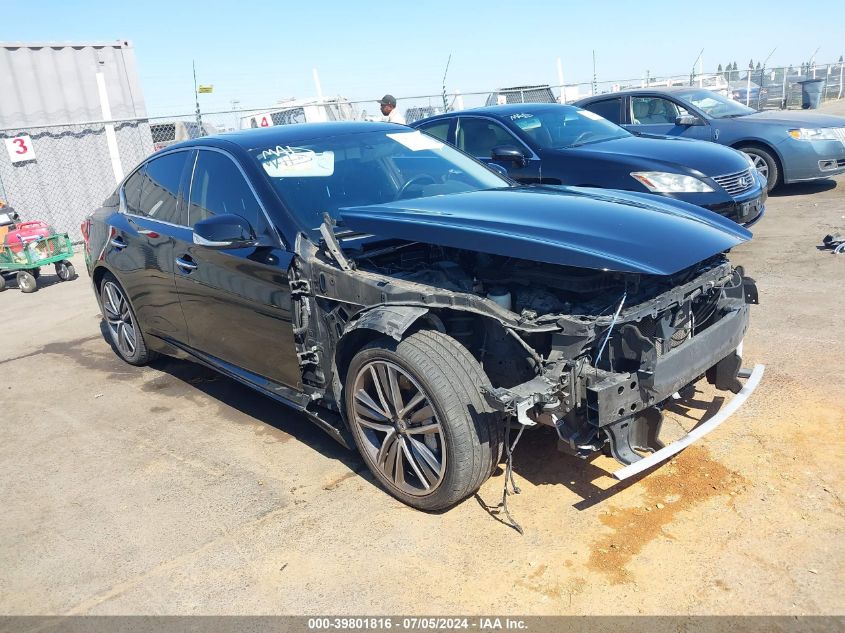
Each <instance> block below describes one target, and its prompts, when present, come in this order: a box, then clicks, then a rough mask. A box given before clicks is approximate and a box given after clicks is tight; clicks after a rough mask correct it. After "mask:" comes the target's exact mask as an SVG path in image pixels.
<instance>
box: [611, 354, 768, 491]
mask: <svg viewBox="0 0 845 633" xmlns="http://www.w3.org/2000/svg"><path fill="white" fill-rule="evenodd" d="M765 369H766V368H765V366H764V365H755V366H754V370H753V371H752V372H751V375H750V376H749V377H748V381H747V382H746V383H745V385H744V386H743V387H742V389H740V391H739V393H738V394H736V395H735V396H734V397H733V398H732V399H731V401H730V402H729V403H728V404H727V405H725V407H723V408H722V410H721V411H719V413H717V414H716V415H714V416H713V417H712V418H710V419H709V420H707V422H705V423H704V424H702V425H701V426H698V427H696V428H694V429H693V430H692V431H690V432H689V433H687V434H686V435H684V436H683V437H682V438H681V439H679V440H678V441H677V442H672V443H671V444H669V446H666V447H664V448H661V449H660V450H659V451H657V452H655V453H652V454H651V455H649V456H648V457H643V458H642V459H641V460H639V461H637V462H634V463H633V464H631V465H629V466H625V467H624V468H620V469H619V470H617V471H616V472H614V473H613V476H614V477H616V478H617V479H619V480H620V481H621V480H623V479H627V478H628V477H631V476H632V475H636V474H637V473H641V472H643V471H644V470H648V469H649V468H651V467H652V466H654V465H655V464H659V463H660V462H662V461H664V460H666V459H668V458H669V457H672V455H676V454H678V453H680V452H681V451H682V450H684V449H685V448H686V447H687V446H689V445H690V444H692V443H693V442H695V441H696V440H698V439H701V438H702V437H704V436H705V435H707V434H708V433H709V432H710V431H712V430H713V429H715V428H716V427H717V426H719V425H720V424H721V423H722V422H724V421H725V420H727V419H728V418H729V417H730V416H731V415H733V413H734V412H735V411H736V410H737V409H739V408H740V407H741V406H742V404H743V403H744V402H745V401H746V400H747V399H748V396H750V395H751V394H752V393H754V390H755V389H756V388H757V385H759V384H760V380H761V379H762V378H763V371H764V370H765Z"/></svg>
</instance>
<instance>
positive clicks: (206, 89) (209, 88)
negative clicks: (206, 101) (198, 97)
mask: <svg viewBox="0 0 845 633" xmlns="http://www.w3.org/2000/svg"><path fill="white" fill-rule="evenodd" d="M198 92H199V93H200V94H203V93H208V92H214V86H213V85H208V86H200V87H199V91H198Z"/></svg>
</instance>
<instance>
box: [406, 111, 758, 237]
mask: <svg viewBox="0 0 845 633" xmlns="http://www.w3.org/2000/svg"><path fill="white" fill-rule="evenodd" d="M412 125H413V126H414V127H416V128H417V129H420V130H422V131H424V132H426V133H428V134H431V135H432V136H435V137H436V138H439V139H440V140H442V141H446V142H447V143H449V144H451V145H454V146H455V147H457V148H458V149H460V150H462V151H464V152H466V153H467V154H469V155H471V156H473V157H475V158H477V159H478V160H481V161H484V162H487V163H493V164H498V165H501V166H503V167H505V168H506V169H507V174H508V176H510V177H511V178H513V179H514V180H516V181H518V182H521V183H525V184H531V183H543V184H555V185H575V186H580V187H601V188H604V189H619V190H627V191H639V192H643V193H652V194H656V195H661V196H665V197H669V198H674V199H675V200H682V201H684V202H689V203H691V204H695V205H697V206H699V207H703V208H705V209H709V210H711V211H715V212H716V213H719V214H720V215H723V216H725V217H728V218H730V219H732V220H734V221H736V222H739V223H741V224H745V225H751V224H753V223H754V222H756V221H757V220H758V219H759V218H760V216H761V215H762V213H763V210H764V202H765V199H766V182H765V180H763V179H762V178H761V177H760V176H759V174H758V173H757V171H756V170H755V169H754V165H753V163H752V162H751V161H750V160H749V159H748V157H747V156H745V155H743V154H741V153H740V152H737V151H735V150H732V149H728V148H725V147H720V146H718V145H715V144H712V143H696V142H693V141H687V140H683V139H666V138H663V137H656V136H650V135H635V134H632V133H631V132H628V131H627V130H625V129H623V128H621V127H619V126H618V125H615V124H613V123H611V122H609V121H607V120H606V119H604V118H602V117H601V116H599V115H598V114H596V113H594V112H592V111H590V110H582V109H580V108H576V107H574V106H566V105H557V104H536V103H526V104H513V105H503V106H492V107H485V108H477V109H474V110H465V111H461V112H452V113H449V114H443V115H440V116H436V117H431V118H428V119H424V120H422V121H417V122H416V123H413V124H412Z"/></svg>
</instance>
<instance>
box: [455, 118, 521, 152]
mask: <svg viewBox="0 0 845 633" xmlns="http://www.w3.org/2000/svg"><path fill="white" fill-rule="evenodd" d="M517 144H518V143H517V141H516V139H514V137H513V135H512V134H511V133H510V132H508V131H507V130H506V129H505V128H504V127H502V126H501V125H499V124H498V123H494V122H493V121H489V120H487V119H476V118H472V117H461V118H460V119H459V120H458V149H462V150H463V151H465V152H466V153H467V154H469V155H470V156H476V157H480V158H490V156H491V155H492V154H493V148H494V147H496V146H498V145H517Z"/></svg>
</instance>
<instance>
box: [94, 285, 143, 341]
mask: <svg viewBox="0 0 845 633" xmlns="http://www.w3.org/2000/svg"><path fill="white" fill-rule="evenodd" d="M103 311H104V312H105V315H104V316H105V317H106V322H107V323H108V328H109V332H110V333H111V338H112V341H113V342H114V344H115V346H116V347H117V349H118V351H119V352H120V354H121V356H123V357H124V358H131V357H132V356H133V355H134V354H135V350H136V349H137V346H138V340H137V333H136V330H135V321H134V320H133V319H132V311H131V310H130V309H129V302H128V301H127V300H126V297H125V296H124V295H123V291H122V290H121V289H120V287H119V286H118V285H117V284H115V283H112V282H111V281H107V282H106V283H104V284H103Z"/></svg>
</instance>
